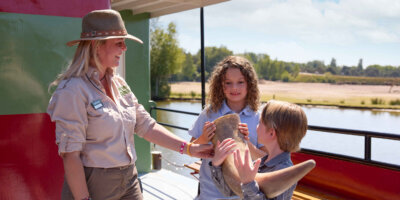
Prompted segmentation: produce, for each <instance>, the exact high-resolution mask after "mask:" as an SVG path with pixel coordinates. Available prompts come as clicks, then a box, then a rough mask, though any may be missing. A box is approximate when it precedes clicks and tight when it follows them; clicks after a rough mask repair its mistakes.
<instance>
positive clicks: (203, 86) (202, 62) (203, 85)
mask: <svg viewBox="0 0 400 200" xmlns="http://www.w3.org/2000/svg"><path fill="white" fill-rule="evenodd" d="M200 37H201V41H200V48H201V51H200V52H201V53H200V54H201V57H200V69H201V109H202V110H203V108H204V106H205V105H206V83H205V73H204V65H205V53H204V11H203V7H201V8H200Z"/></svg>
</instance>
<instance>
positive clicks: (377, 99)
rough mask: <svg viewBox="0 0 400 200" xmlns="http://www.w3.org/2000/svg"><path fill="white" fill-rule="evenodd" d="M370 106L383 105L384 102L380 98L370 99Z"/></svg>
mask: <svg viewBox="0 0 400 200" xmlns="http://www.w3.org/2000/svg"><path fill="white" fill-rule="evenodd" d="M371 104H373V105H382V104H385V101H383V100H382V99H380V98H372V99H371Z"/></svg>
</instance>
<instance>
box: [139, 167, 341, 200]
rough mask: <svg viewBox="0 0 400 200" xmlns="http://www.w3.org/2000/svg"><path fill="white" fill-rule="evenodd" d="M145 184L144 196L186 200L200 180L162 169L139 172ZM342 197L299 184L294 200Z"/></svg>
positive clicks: (192, 197)
mask: <svg viewBox="0 0 400 200" xmlns="http://www.w3.org/2000/svg"><path fill="white" fill-rule="evenodd" d="M139 176H140V179H141V181H142V186H143V198H144V199H149V200H157V199H163V200H173V199H177V200H178V199H179V200H186V199H194V198H195V197H196V196H197V187H198V181H197V180H196V179H194V178H189V177H186V176H183V175H180V174H177V173H175V172H172V171H169V170H166V169H161V170H154V171H152V172H150V173H145V174H139ZM317 199H332V200H338V199H342V198H338V197H334V196H330V195H327V194H322V193H320V192H318V191H313V190H312V189H309V188H305V187H302V186H297V188H296V190H295V192H294V193H293V197H292V200H317Z"/></svg>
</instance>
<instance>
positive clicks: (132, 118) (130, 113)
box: [120, 95, 136, 130]
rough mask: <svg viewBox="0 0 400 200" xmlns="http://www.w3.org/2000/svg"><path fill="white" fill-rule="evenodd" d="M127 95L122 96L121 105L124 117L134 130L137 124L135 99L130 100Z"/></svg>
mask: <svg viewBox="0 0 400 200" xmlns="http://www.w3.org/2000/svg"><path fill="white" fill-rule="evenodd" d="M127 96H129V95H126V96H125V97H121V99H120V105H121V112H122V115H123V119H124V121H125V123H127V125H129V126H130V127H131V128H132V129H131V130H133V128H134V127H135V124H136V107H135V104H134V103H133V101H130V100H129V98H128V97H127Z"/></svg>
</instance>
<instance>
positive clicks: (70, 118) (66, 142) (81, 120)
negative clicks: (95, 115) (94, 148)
mask: <svg viewBox="0 0 400 200" xmlns="http://www.w3.org/2000/svg"><path fill="white" fill-rule="evenodd" d="M47 113H48V114H49V115H50V118H51V120H52V121H53V122H55V123H56V144H57V145H58V153H59V154H60V155H61V154H62V153H68V152H74V151H82V148H83V144H84V143H85V141H86V139H85V138H86V128H87V125H88V119H87V111H86V104H85V101H84V99H83V96H82V95H80V94H79V93H78V92H74V91H73V90H72V89H71V88H62V89H57V90H56V91H55V93H54V94H53V96H52V97H51V99H50V102H49V106H48V108H47Z"/></svg>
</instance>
